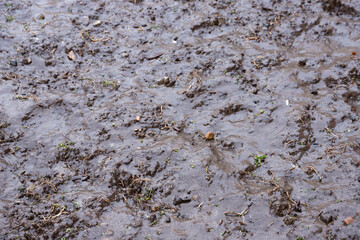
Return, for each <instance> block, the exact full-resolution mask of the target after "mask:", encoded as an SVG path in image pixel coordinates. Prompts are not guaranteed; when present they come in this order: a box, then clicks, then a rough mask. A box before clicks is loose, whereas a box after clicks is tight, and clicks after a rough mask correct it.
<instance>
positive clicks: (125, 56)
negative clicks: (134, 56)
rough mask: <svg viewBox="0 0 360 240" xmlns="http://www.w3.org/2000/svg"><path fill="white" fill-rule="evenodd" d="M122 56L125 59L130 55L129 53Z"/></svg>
mask: <svg viewBox="0 0 360 240" xmlns="http://www.w3.org/2000/svg"><path fill="white" fill-rule="evenodd" d="M121 56H122V57H124V58H127V57H128V56H129V54H128V53H123V54H121Z"/></svg>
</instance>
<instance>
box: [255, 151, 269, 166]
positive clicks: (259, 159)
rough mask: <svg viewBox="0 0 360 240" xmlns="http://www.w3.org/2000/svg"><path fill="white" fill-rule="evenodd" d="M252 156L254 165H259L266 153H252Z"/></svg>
mask: <svg viewBox="0 0 360 240" xmlns="http://www.w3.org/2000/svg"><path fill="white" fill-rule="evenodd" d="M253 157H254V164H255V166H256V167H261V163H263V162H264V160H265V159H266V157H267V156H266V155H265V154H264V155H259V156H258V155H257V154H253Z"/></svg>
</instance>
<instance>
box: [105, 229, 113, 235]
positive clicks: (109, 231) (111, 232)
mask: <svg viewBox="0 0 360 240" xmlns="http://www.w3.org/2000/svg"><path fill="white" fill-rule="evenodd" d="M112 235H114V231H111V230H107V231H106V232H105V237H111V236H112Z"/></svg>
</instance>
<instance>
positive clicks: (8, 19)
mask: <svg viewBox="0 0 360 240" xmlns="http://www.w3.org/2000/svg"><path fill="white" fill-rule="evenodd" d="M14 20H15V17H14V16H12V15H9V16H7V19H6V21H8V22H12V21H14Z"/></svg>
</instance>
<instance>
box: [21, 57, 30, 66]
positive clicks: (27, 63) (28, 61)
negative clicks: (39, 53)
mask: <svg viewBox="0 0 360 240" xmlns="http://www.w3.org/2000/svg"><path fill="white" fill-rule="evenodd" d="M21 62H22V63H23V64H25V65H29V64H31V63H32V60H31V58H23V60H21Z"/></svg>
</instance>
